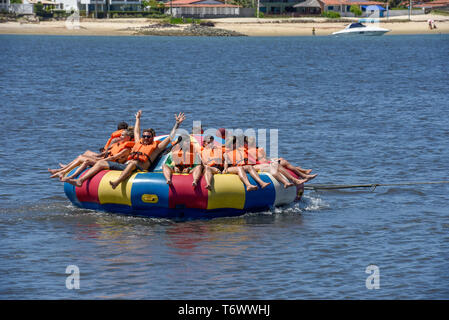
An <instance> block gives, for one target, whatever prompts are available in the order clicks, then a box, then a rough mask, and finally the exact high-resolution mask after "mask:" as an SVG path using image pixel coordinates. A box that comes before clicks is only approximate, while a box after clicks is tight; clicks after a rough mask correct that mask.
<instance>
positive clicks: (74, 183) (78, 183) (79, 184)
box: [64, 178, 83, 187]
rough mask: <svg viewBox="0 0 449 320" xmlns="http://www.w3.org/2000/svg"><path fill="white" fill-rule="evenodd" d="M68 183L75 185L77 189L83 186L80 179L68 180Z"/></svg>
mask: <svg viewBox="0 0 449 320" xmlns="http://www.w3.org/2000/svg"><path fill="white" fill-rule="evenodd" d="M64 182H67V183H70V184H71V185H74V186H75V187H81V186H82V185H83V183H82V182H81V181H79V180H78V179H70V178H69V179H67V180H66V181H64Z"/></svg>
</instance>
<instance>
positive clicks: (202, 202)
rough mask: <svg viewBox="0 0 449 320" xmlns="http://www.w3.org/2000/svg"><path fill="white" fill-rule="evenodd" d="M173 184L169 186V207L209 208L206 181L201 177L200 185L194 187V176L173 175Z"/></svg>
mask: <svg viewBox="0 0 449 320" xmlns="http://www.w3.org/2000/svg"><path fill="white" fill-rule="evenodd" d="M172 182H173V184H172V185H171V186H170V187H169V188H168V190H169V191H168V205H169V208H196V209H207V198H208V190H207V189H206V188H205V186H206V181H205V180H204V177H201V179H200V181H199V182H198V185H197V186H196V187H195V188H193V186H192V182H193V176H192V175H191V174H189V175H184V174H180V175H176V174H174V175H173V177H172Z"/></svg>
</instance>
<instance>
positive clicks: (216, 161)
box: [201, 147, 223, 167]
mask: <svg viewBox="0 0 449 320" xmlns="http://www.w3.org/2000/svg"><path fill="white" fill-rule="evenodd" d="M221 151H222V150H220V149H219V148H217V147H212V148H210V149H208V148H204V147H202V148H201V159H202V160H203V163H204V164H206V165H208V166H211V167H213V166H222V165H223V152H221Z"/></svg>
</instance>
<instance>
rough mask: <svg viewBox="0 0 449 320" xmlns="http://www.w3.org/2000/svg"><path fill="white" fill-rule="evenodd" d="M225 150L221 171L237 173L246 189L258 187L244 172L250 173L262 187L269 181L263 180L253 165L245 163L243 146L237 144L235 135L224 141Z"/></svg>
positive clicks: (251, 189)
mask: <svg viewBox="0 0 449 320" xmlns="http://www.w3.org/2000/svg"><path fill="white" fill-rule="evenodd" d="M225 151H226V152H225V154H224V160H225V161H224V166H223V173H231V174H237V175H238V176H239V178H240V180H241V181H242V182H243V183H244V184H245V186H246V190H247V191H253V190H257V188H258V187H257V186H255V185H253V184H251V183H250V182H249V180H248V177H247V175H246V172H248V173H249V174H250V176H251V177H252V178H253V179H254V180H255V181H256V182H257V183H258V184H259V185H260V186H261V187H262V189H263V188H265V187H266V186H268V185H269V184H270V183H271V182H264V181H263V180H262V179H261V178H260V176H259V174H258V173H257V171H256V170H255V169H254V167H253V166H251V165H246V164H245V155H244V154H245V150H244V148H243V146H239V145H237V137H236V136H233V137H230V138H229V139H228V141H226V147H225Z"/></svg>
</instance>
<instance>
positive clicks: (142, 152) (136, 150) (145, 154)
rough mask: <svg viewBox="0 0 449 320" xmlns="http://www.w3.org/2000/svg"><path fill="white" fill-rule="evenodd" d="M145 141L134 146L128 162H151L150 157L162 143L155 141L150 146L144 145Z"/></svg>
mask: <svg viewBox="0 0 449 320" xmlns="http://www.w3.org/2000/svg"><path fill="white" fill-rule="evenodd" d="M142 141H143V139H141V140H140V141H139V142H136V143H135V144H134V147H133V148H132V150H131V153H130V154H129V157H128V160H139V161H140V162H147V161H150V156H151V154H152V153H153V152H154V150H156V148H157V146H158V145H159V143H161V142H160V141H153V142H152V143H150V144H143V143H142Z"/></svg>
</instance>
